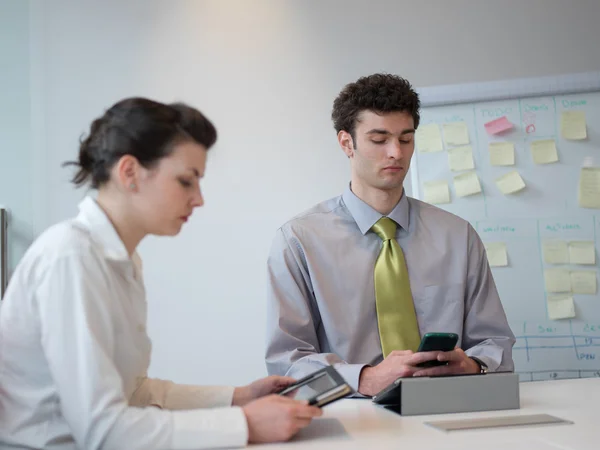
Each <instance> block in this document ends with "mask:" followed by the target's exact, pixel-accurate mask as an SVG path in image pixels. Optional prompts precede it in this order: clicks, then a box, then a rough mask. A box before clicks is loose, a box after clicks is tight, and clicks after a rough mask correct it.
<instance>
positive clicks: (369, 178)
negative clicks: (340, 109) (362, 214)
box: [338, 111, 415, 191]
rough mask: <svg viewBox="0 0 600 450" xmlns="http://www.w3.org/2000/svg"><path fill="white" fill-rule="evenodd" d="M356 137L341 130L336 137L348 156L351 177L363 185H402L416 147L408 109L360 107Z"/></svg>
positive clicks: (375, 186) (386, 187)
mask: <svg viewBox="0 0 600 450" xmlns="http://www.w3.org/2000/svg"><path fill="white" fill-rule="evenodd" d="M354 135H355V139H352V137H351V136H350V135H349V134H348V133H347V132H345V131H340V133H339V135H338V140H339V142H340V145H341V146H342V149H343V150H344V152H345V153H346V155H348V157H349V158H350V164H351V167H352V179H353V180H354V181H355V182H359V183H361V184H362V185H363V186H364V187H366V188H369V187H370V188H375V189H380V190H385V191H390V190H397V189H402V183H403V182H404V178H405V177H406V173H407V172H408V168H409V166H410V160H411V158H412V155H413V153H414V150H415V127H414V120H413V118H412V116H411V115H410V114H409V113H407V112H404V111H402V112H391V113H383V114H377V113H375V112H373V111H362V112H361V113H360V114H359V115H358V118H357V123H356V127H355V132H354Z"/></svg>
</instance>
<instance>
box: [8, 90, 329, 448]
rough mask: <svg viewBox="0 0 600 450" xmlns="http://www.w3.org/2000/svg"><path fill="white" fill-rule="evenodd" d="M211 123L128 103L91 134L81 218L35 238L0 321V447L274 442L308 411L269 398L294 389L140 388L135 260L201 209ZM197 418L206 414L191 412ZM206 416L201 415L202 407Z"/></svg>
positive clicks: (280, 381)
mask: <svg viewBox="0 0 600 450" xmlns="http://www.w3.org/2000/svg"><path fill="white" fill-rule="evenodd" d="M215 141H216V130H215V128H214V126H213V125H212V124H211V123H210V121H209V120H207V119H206V118H205V117H204V116H203V115H202V114H201V113H200V112H198V111H197V110H195V109H192V108H190V107H188V106H186V105H184V104H172V105H165V104H161V103H157V102H154V101H151V100H147V99H143V98H130V99H125V100H123V101H120V102H119V103H117V104H115V105H114V106H112V107H111V108H110V109H109V110H108V111H107V112H106V113H105V114H104V116H103V117H101V118H99V119H97V120H95V121H94V122H93V123H92V126H91V131H90V134H89V136H88V137H87V138H86V139H85V140H84V141H83V142H82V143H81V145H80V150H79V160H78V161H77V162H74V163H70V164H75V165H76V166H77V167H78V172H77V173H76V175H75V176H74V178H73V182H74V183H75V184H76V185H77V186H81V185H84V184H86V183H88V182H90V183H91V186H92V187H93V188H96V189H98V195H97V198H96V199H93V198H92V197H87V198H85V199H84V200H83V201H82V203H81V204H80V213H79V215H78V216H77V217H76V218H74V219H72V220H68V221H65V222H62V223H60V224H58V225H55V226H53V227H51V228H50V229H48V230H47V231H46V232H45V233H43V234H42V235H41V236H40V237H39V238H38V239H37V240H36V242H35V243H34V244H33V245H32V246H31V248H30V249H29V250H28V251H27V254H26V255H25V256H24V258H23V259H22V261H21V262H20V264H19V266H18V267H17V269H16V271H15V273H14V275H13V277H12V279H11V282H10V284H9V287H8V290H7V293H6V297H5V300H4V301H3V305H2V314H0V444H2V445H0V447H2V448H7V447H8V448H11V447H13V448H49V449H56V448H60V449H72V448H82V449H117V448H123V449H127V450H132V449H155V448H156V449H158V448H160V449H166V448H172V449H175V448H177V449H184V448H195V449H197V448H207V447H222V446H227V447H231V446H242V445H245V444H246V443H247V442H271V441H279V440H286V439H288V438H290V437H291V436H292V435H293V434H295V433H296V432H297V431H298V430H299V429H300V428H302V427H304V426H306V425H308V423H310V421H311V419H312V418H313V417H316V416H318V415H320V410H319V409H317V408H315V407H311V406H308V405H306V404H305V403H301V402H297V401H295V400H292V399H289V398H284V397H281V396H277V395H268V394H272V393H274V392H276V391H277V390H279V389H281V388H283V387H285V386H287V385H289V383H291V382H292V381H293V380H292V379H290V378H285V377H269V378H265V379H262V380H258V381H256V382H254V383H252V384H250V385H248V386H245V387H238V388H235V389H234V388H230V387H200V386H185V385H177V384H174V383H172V382H169V381H163V380H157V379H149V378H147V377H146V373H147V369H148V366H149V362H150V349H151V344H150V340H149V338H148V336H147V334H146V331H145V330H146V328H145V326H146V301H145V292H144V285H143V280H142V275H141V264H140V260H139V258H138V256H137V254H136V252H135V249H136V247H137V246H138V244H139V243H140V241H141V240H142V239H143V238H144V237H145V236H147V235H149V234H154V235H168V236H172V235H176V234H177V233H179V231H180V230H181V227H182V225H183V224H184V223H185V222H186V221H187V219H188V218H189V216H190V215H191V214H192V212H193V210H194V209H195V208H197V207H200V206H202V204H203V199H202V194H201V192H200V188H199V180H200V178H202V176H203V175H204V171H205V164H206V153H207V151H208V149H209V148H210V147H211V146H212V145H213V144H214V143H215ZM200 408H205V409H200ZM207 408H210V409H207Z"/></svg>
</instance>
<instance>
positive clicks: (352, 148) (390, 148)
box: [266, 74, 515, 395]
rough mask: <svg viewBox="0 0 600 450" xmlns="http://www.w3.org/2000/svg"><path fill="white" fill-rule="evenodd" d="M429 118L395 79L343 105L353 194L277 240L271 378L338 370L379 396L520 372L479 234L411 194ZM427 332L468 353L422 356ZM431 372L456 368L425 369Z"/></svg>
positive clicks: (367, 83) (336, 111) (343, 98)
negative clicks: (422, 384)
mask: <svg viewBox="0 0 600 450" xmlns="http://www.w3.org/2000/svg"><path fill="white" fill-rule="evenodd" d="M419 107H420V102H419V98H418V95H417V93H416V92H415V91H414V90H413V89H412V87H411V85H410V84H409V83H408V82H407V81H406V80H404V79H403V78H400V77H397V76H394V75H386V74H375V75H371V76H368V77H363V78H360V79H359V80H358V81H356V82H355V83H351V84H349V85H347V86H346V87H345V88H344V89H343V90H342V92H341V93H340V94H339V95H338V97H337V98H336V100H335V101H334V104H333V112H332V119H333V123H334V127H335V130H336V132H337V137H338V142H339V144H340V147H341V148H342V150H343V151H344V153H345V154H346V155H347V156H348V158H349V160H350V166H351V183H350V185H349V186H348V187H347V188H346V190H345V192H344V193H343V194H342V195H341V196H339V197H336V198H333V199H330V200H327V201H325V202H323V203H320V204H318V205H316V206H315V207H313V208H312V209H310V210H308V211H306V212H305V213H303V214H300V215H299V216H297V217H296V218H294V219H292V220H291V221H289V222H287V223H286V224H285V225H283V226H282V227H281V228H280V229H279V230H278V231H277V234H276V237H275V240H274V242H273V246H272V249H271V253H270V256H269V260H268V274H269V278H268V284H269V288H268V320H267V327H268V344H267V352H266V363H267V368H268V371H269V372H270V373H271V374H287V375H290V376H293V377H301V376H304V375H306V374H308V373H311V372H313V371H315V370H318V369H319V368H321V367H323V366H325V365H333V366H334V367H335V368H336V369H337V370H338V371H339V372H340V373H341V374H342V376H343V377H344V378H345V379H346V380H347V382H348V383H349V384H350V385H351V386H352V387H353V388H354V389H356V390H357V391H358V392H359V393H360V394H363V395H374V394H376V393H377V392H379V391H380V390H381V389H383V388H384V387H385V386H387V385H388V384H390V383H391V382H393V381H394V380H395V379H397V378H398V377H407V376H430V375H441V374H451V373H452V374H454V373H477V372H482V371H484V372H485V371H512V370H513V368H514V366H513V361H512V346H513V345H514V342H515V338H514V335H513V333H512V332H511V330H510V328H509V326H508V323H507V320H506V315H505V313H504V310H503V308H502V304H501V303H500V299H499V297H498V292H497V290H496V286H495V284H494V280H493V277H492V274H491V272H490V269H489V266H488V262H487V258H486V254H485V249H484V246H483V244H482V242H481V240H480V239H479V237H478V235H477V233H476V232H475V230H474V229H473V228H472V227H471V226H470V224H469V223H468V222H466V221H465V220H463V219H461V218H459V217H457V216H455V215H453V214H450V213H448V212H446V211H443V210H442V209H439V208H436V207H434V206H431V205H429V204H427V203H423V202H421V201H418V200H415V199H413V198H409V197H407V196H406V194H405V193H404V188H403V182H404V178H405V177H406V174H407V172H408V168H409V165H410V160H411V157H412V155H413V152H414V148H415V143H414V137H415V130H416V128H417V127H418V126H419ZM427 332H453V333H456V334H458V336H459V344H458V346H457V348H456V349H454V350H453V351H450V352H419V353H415V352H416V350H417V347H418V345H419V342H420V339H421V336H422V335H424V334H425V333H427ZM430 360H438V361H443V362H447V363H448V364H447V365H442V366H437V367H429V368H423V367H418V366H417V365H418V364H420V363H423V362H425V361H430Z"/></svg>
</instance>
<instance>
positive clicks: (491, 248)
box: [484, 242, 508, 267]
mask: <svg viewBox="0 0 600 450" xmlns="http://www.w3.org/2000/svg"><path fill="white" fill-rule="evenodd" d="M484 246H485V252H486V254H487V259H488V263H489V265H490V267H506V266H508V255H507V253H506V244H505V243H504V242H486V243H485V244H484Z"/></svg>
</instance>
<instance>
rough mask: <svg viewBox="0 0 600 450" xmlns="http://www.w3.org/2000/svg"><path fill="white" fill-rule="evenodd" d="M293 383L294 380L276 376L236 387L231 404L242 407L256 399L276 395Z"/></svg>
mask: <svg viewBox="0 0 600 450" xmlns="http://www.w3.org/2000/svg"><path fill="white" fill-rule="evenodd" d="M295 382H296V380H295V379H294V378H290V377H281V376H277V375H272V376H270V377H266V378H261V379H259V380H256V381H255V382H254V383H251V384H249V385H247V386H242V387H236V388H235V391H234V392H233V401H232V403H231V404H232V405H233V406H244V405H245V404H247V403H249V402H251V401H252V400H256V399H257V398H260V397H264V396H265V395H270V394H276V393H277V392H279V391H281V390H283V389H285V388H286V387H288V386H289V385H291V384H293V383H295Z"/></svg>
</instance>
